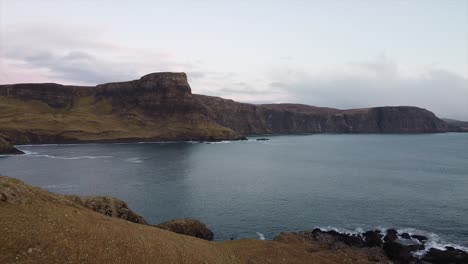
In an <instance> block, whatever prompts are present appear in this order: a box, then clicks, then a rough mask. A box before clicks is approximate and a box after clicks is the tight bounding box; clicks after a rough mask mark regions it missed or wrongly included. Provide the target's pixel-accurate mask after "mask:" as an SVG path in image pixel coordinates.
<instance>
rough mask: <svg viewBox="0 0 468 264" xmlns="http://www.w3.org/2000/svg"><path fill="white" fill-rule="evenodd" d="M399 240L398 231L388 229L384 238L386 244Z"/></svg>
mask: <svg viewBox="0 0 468 264" xmlns="http://www.w3.org/2000/svg"><path fill="white" fill-rule="evenodd" d="M397 238H398V231H396V229H388V230H387V233H386V235H385V237H384V241H385V242H394V241H395V240H397Z"/></svg>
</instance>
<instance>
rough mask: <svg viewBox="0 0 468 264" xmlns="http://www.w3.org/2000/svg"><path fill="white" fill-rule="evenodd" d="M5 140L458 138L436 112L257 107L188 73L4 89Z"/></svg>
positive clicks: (0, 103)
mask: <svg viewBox="0 0 468 264" xmlns="http://www.w3.org/2000/svg"><path fill="white" fill-rule="evenodd" d="M0 108H1V111H0V133H2V135H3V137H4V138H5V139H6V140H7V141H8V142H10V143H11V144H35V143H71V142H93V141H151V140H169V141H170V140H223V139H239V138H241V136H242V135H250V134H277V133H437V132H447V131H457V130H458V128H457V127H454V126H449V125H448V124H447V123H446V122H444V121H442V120H440V119H439V118H437V117H436V116H435V115H434V114H433V113H431V112H430V111H428V110H425V109H421V108H417V107H410V106H397V107H376V108H363V109H351V110H339V109H333V108H324V107H315V106H308V105H299V104H267V105H254V104H246V103H238V102H235V101H232V100H228V99H223V98H219V97H212V96H204V95H196V94H192V92H191V88H190V85H189V83H188V81H187V76H186V74H185V73H168V72H163V73H152V74H148V75H145V76H143V77H141V78H140V79H138V80H134V81H129V82H119V83H107V84H101V85H97V86H92V87H91V86H68V85H60V84H52V83H43V84H39V83H30V84H12V85H0Z"/></svg>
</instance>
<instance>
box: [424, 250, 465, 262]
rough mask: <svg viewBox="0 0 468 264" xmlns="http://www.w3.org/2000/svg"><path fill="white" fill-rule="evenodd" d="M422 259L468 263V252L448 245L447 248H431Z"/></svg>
mask: <svg viewBox="0 0 468 264" xmlns="http://www.w3.org/2000/svg"><path fill="white" fill-rule="evenodd" d="M422 260H423V261H426V262H429V263H434V264H445V263H454V264H462V263H464V264H466V263H468V252H465V251H463V250H459V249H455V248H453V247H446V250H440V249H435V248H431V249H429V251H428V252H427V253H426V255H424V257H423V258H422Z"/></svg>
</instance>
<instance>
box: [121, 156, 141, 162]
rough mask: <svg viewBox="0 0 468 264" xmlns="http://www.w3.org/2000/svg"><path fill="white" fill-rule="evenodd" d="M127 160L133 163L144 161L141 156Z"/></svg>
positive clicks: (126, 160)
mask: <svg viewBox="0 0 468 264" xmlns="http://www.w3.org/2000/svg"><path fill="white" fill-rule="evenodd" d="M124 161H125V162H131V163H142V162H143V160H141V159H140V157H135V158H128V159H125V160H124Z"/></svg>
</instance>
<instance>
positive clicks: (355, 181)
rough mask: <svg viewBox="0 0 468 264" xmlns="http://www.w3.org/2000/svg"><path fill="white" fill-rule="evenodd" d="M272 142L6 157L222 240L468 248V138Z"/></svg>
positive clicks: (9, 164) (110, 147) (114, 147)
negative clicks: (294, 235) (344, 235)
mask: <svg viewBox="0 0 468 264" xmlns="http://www.w3.org/2000/svg"><path fill="white" fill-rule="evenodd" d="M267 138H268V139H269V140H267V141H259V140H257V139H259V138H258V137H249V139H248V140H246V141H223V142H215V143H201V142H178V143H173V142H140V143H105V144H104V143H102V144H101V143H96V144H65V145H22V146H17V147H18V148H19V149H21V150H22V151H24V152H25V153H26V155H19V156H14V155H11V156H10V155H4V156H0V174H1V175H7V176H11V177H15V178H18V179H20V180H23V181H25V182H26V183H29V184H32V185H36V186H39V187H41V188H44V189H47V190H49V191H52V192H57V193H62V194H78V195H89V196H95V195H110V196H114V197H117V198H119V199H122V200H125V201H126V202H127V203H128V204H129V207H130V208H131V209H132V210H133V211H135V212H137V213H139V214H141V215H142V216H143V217H145V219H147V220H148V221H149V222H150V223H152V224H157V223H161V222H164V221H167V220H170V219H174V218H195V219H198V220H200V221H202V222H203V223H205V224H207V226H208V227H209V228H210V229H211V230H212V231H213V232H214V234H215V240H229V239H239V238H257V239H273V238H274V237H275V236H276V235H278V234H279V233H280V232H283V231H301V230H311V229H314V228H316V227H319V228H322V229H327V230H330V229H333V230H337V231H341V232H349V233H353V232H362V231H366V230H370V229H380V230H385V229H387V228H396V229H398V230H400V231H401V232H409V233H412V234H422V235H426V236H428V237H429V238H430V241H429V242H428V243H426V247H431V246H433V247H439V248H443V247H444V246H446V245H450V246H455V247H457V248H461V249H464V250H467V248H468V133H442V134H314V135H279V136H267Z"/></svg>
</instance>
